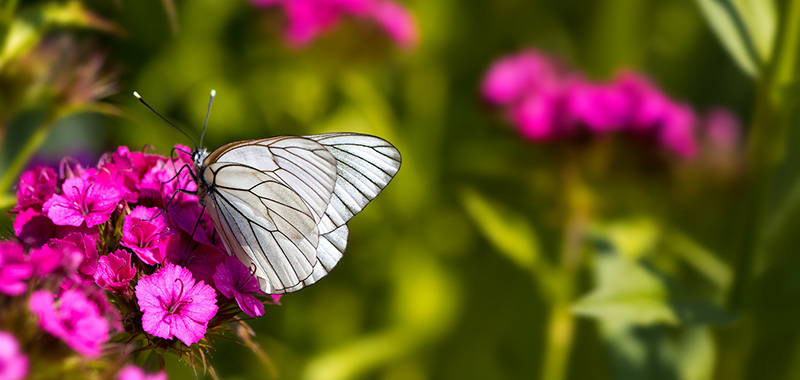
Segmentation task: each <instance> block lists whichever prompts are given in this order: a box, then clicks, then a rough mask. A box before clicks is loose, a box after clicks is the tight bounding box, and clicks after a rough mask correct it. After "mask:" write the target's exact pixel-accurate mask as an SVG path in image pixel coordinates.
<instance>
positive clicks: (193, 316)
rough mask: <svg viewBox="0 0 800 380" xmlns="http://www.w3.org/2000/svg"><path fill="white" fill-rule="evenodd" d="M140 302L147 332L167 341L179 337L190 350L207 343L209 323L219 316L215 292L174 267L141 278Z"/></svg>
mask: <svg viewBox="0 0 800 380" xmlns="http://www.w3.org/2000/svg"><path fill="white" fill-rule="evenodd" d="M136 298H137V299H138V302H139V308H140V309H141V311H142V312H143V313H144V315H143V316H142V327H143V328H144V331H146V332H148V333H150V334H152V335H154V336H157V337H161V338H165V339H172V338H173V336H174V337H177V338H178V339H180V341H181V342H183V343H184V344H186V345H187V346H190V345H192V344H193V343H197V342H198V341H200V339H203V336H204V335H205V333H206V329H207V328H208V321H210V320H211V318H213V317H214V314H215V313H216V312H217V305H216V302H217V300H216V292H214V289H213V288H211V287H210V286H208V285H206V284H205V283H204V282H203V281H200V282H196V281H195V279H194V278H193V277H192V273H191V272H189V270H188V269H186V268H183V267H180V266H177V265H174V264H167V265H165V266H164V267H163V268H161V269H160V270H158V271H157V272H155V273H153V274H151V275H149V276H147V277H143V278H141V279H140V280H139V283H138V284H137V285H136Z"/></svg>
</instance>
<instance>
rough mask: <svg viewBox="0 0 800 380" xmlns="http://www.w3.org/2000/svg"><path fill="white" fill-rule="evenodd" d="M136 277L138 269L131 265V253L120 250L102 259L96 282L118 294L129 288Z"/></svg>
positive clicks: (95, 274) (98, 265)
mask: <svg viewBox="0 0 800 380" xmlns="http://www.w3.org/2000/svg"><path fill="white" fill-rule="evenodd" d="M134 276H136V268H135V267H133V264H131V253H130V252H128V251H126V250H124V249H118V250H116V251H114V252H112V253H109V254H108V255H104V256H102V257H100V261H99V262H98V263H97V271H96V272H95V273H94V281H95V283H96V284H97V286H99V287H101V288H103V289H105V290H108V291H111V292H114V293H118V292H121V291H124V290H125V289H127V288H128V284H129V283H130V282H131V280H132V279H133V278H134Z"/></svg>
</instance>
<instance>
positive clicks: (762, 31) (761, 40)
mask: <svg viewBox="0 0 800 380" xmlns="http://www.w3.org/2000/svg"><path fill="white" fill-rule="evenodd" d="M733 4H734V5H735V6H736V9H737V10H738V13H739V15H740V16H741V17H742V21H743V23H744V26H745V28H746V29H747V33H748V36H749V37H750V39H751V40H752V43H753V46H754V47H755V50H756V53H757V54H758V58H759V59H760V61H761V62H762V63H766V62H769V61H770V60H771V58H772V50H773V46H774V45H775V33H776V31H777V26H778V21H777V14H776V11H775V2H774V1H773V0H733Z"/></svg>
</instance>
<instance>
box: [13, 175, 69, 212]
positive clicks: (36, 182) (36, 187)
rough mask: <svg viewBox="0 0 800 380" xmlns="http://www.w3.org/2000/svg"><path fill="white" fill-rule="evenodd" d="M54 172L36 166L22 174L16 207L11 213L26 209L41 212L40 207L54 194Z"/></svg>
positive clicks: (55, 180) (55, 179)
mask: <svg viewBox="0 0 800 380" xmlns="http://www.w3.org/2000/svg"><path fill="white" fill-rule="evenodd" d="M57 181H58V177H57V176H56V172H55V171H54V170H53V169H51V168H48V167H44V166H37V167H35V168H34V169H33V170H29V171H27V172H25V173H23V174H22V177H20V179H19V186H18V187H17V205H16V206H14V209H13V210H11V211H12V212H19V211H21V210H24V209H27V208H34V209H36V211H42V205H43V204H44V202H45V201H47V200H48V199H49V198H50V197H51V196H52V195H53V194H54V193H55V192H56V182H57Z"/></svg>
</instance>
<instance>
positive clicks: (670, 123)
mask: <svg viewBox="0 0 800 380" xmlns="http://www.w3.org/2000/svg"><path fill="white" fill-rule="evenodd" d="M696 121H697V120H696V116H695V115H694V112H692V110H691V108H689V107H688V106H685V105H676V106H675V107H674V108H673V109H672V112H670V113H669V114H668V115H667V117H666V119H665V120H664V125H663V127H662V129H661V133H660V134H659V142H660V143H661V145H662V146H664V147H666V148H667V149H669V150H671V151H673V152H674V153H676V154H678V155H679V156H680V157H683V158H692V157H694V156H695V155H696V154H697V151H698V149H699V148H698V143H697V136H696V134H695V127H696V126H697V125H696Z"/></svg>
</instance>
